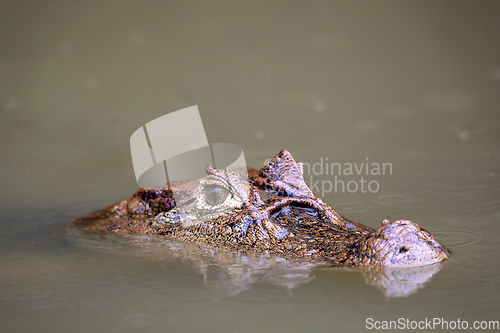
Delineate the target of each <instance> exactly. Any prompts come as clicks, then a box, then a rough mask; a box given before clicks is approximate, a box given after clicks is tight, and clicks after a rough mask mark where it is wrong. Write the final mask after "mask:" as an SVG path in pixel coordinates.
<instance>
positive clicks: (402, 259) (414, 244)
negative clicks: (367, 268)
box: [368, 220, 451, 267]
mask: <svg viewBox="0 0 500 333" xmlns="http://www.w3.org/2000/svg"><path fill="white" fill-rule="evenodd" d="M368 242H369V246H368V252H369V253H368V256H370V260H369V261H370V263H371V264H372V265H373V264H375V265H381V266H385V267H419V266H425V265H430V264H433V263H436V262H440V261H443V260H446V259H448V258H449V257H450V256H451V254H450V251H448V250H447V249H446V248H445V247H444V246H443V244H441V243H440V242H439V241H438V240H437V239H436V238H435V237H434V236H432V235H431V234H430V233H429V232H427V231H426V230H424V229H422V228H420V227H419V226H418V225H417V224H416V223H413V222H411V221H408V220H400V221H396V222H394V223H389V222H388V221H387V220H384V221H383V222H382V228H380V229H379V230H377V231H376V232H375V233H374V234H373V235H371V237H370V238H369V239H368Z"/></svg>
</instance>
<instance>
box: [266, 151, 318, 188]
mask: <svg viewBox="0 0 500 333" xmlns="http://www.w3.org/2000/svg"><path fill="white" fill-rule="evenodd" d="M303 172H304V170H303V165H302V163H297V162H295V160H294V159H293V157H292V154H290V152H289V151H287V150H284V149H283V150H282V151H280V152H279V154H278V155H276V157H275V158H273V159H272V160H271V161H269V162H267V163H266V165H264V166H263V167H262V169H260V176H262V177H266V178H267V180H266V182H265V185H266V186H268V187H271V188H272V189H275V190H278V191H284V192H286V194H287V195H289V196H293V197H310V198H314V194H313V193H312V191H311V190H310V189H309V186H307V184H306V182H305V180H304V175H303Z"/></svg>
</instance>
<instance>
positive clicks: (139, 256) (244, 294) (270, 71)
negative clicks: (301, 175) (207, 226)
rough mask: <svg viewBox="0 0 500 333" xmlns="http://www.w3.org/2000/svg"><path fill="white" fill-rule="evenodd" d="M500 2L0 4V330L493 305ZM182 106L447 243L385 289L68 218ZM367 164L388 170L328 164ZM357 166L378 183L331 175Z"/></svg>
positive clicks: (360, 214)
mask: <svg viewBox="0 0 500 333" xmlns="http://www.w3.org/2000/svg"><path fill="white" fill-rule="evenodd" d="M499 12H500V6H499V5H498V4H497V3H496V2H487V1H475V2H461V1H455V2H444V1H420V2H397V1H378V2H370V3H368V2H356V1H354V2H352V1H351V2H347V1H342V2H339V1H313V2H307V3H306V2H295V3H290V2H287V1H273V2H260V3H255V2H234V1H227V2H225V1H209V2H201V1H200V2H196V1H191V2H168V3H167V2H165V3H158V2H146V3H144V2H141V3H138V2H137V3H132V2H118V1H105V2H97V1H95V2H92V1H86V2H81V3H75V2H72V3H69V2H59V1H44V2H43V3H42V2H35V1H32V2H23V3H21V2H18V3H5V4H3V6H2V10H1V11H0V42H1V45H2V47H1V50H0V139H1V140H0V153H1V157H0V160H1V171H0V182H1V184H2V185H1V191H0V202H1V203H0V211H1V214H0V331H1V332H35V331H37V332H68V331H71V332H137V331H140V332H196V331H203V332H256V331H264V332H269V331H273V332H304V331H309V332H347V331H352V332H358V331H363V330H365V329H366V326H365V324H366V323H365V321H366V319H367V318H373V319H374V320H397V319H398V318H405V319H406V318H408V319H409V320H415V321H418V320H424V319H425V318H427V319H430V320H432V319H433V318H442V319H443V320H448V321H456V320H457V319H460V320H468V321H469V324H470V325H472V323H473V321H475V320H496V321H498V320H500V317H499V316H498V313H499V311H498V310H499V301H500V293H499V290H500V288H499V287H500V279H499V278H498V269H499V268H500V266H499V259H498V255H497V254H498V253H499V251H500V246H499V245H498V244H499V243H498V240H497V239H498V237H499V236H500V224H499V223H500V180H499V179H500V178H499V175H500V154H499V152H500V149H499V148H500V140H499V139H500V137H499V130H500V117H499V116H498V109H499V105H500V94H499V93H498V92H499V90H500V60H499V57H498V54H499V51H500V49H499V46H498V34H497V31H499V29H500V23H499V21H498V14H499ZM194 104H197V105H198V106H199V108H200V111H201V115H202V118H203V122H204V126H205V131H206V133H207V136H208V138H209V140H210V141H211V142H230V143H236V144H238V145H240V146H242V147H243V149H244V152H245V156H246V159H247V162H248V164H249V165H252V166H254V167H260V166H261V165H262V163H263V162H264V160H266V159H269V158H272V157H273V156H274V155H275V154H276V153H277V152H278V151H279V150H280V149H282V148H286V149H288V150H290V151H291V152H292V154H293V155H294V157H295V158H296V159H297V160H298V161H302V162H305V163H308V164H309V166H310V173H309V175H307V176H306V180H307V181H308V183H309V184H310V185H311V186H314V190H315V192H316V194H318V195H321V196H322V197H323V198H324V200H325V201H326V202H327V203H329V204H330V205H331V206H332V207H333V208H334V209H337V210H338V211H340V212H341V213H344V214H346V215H348V216H351V217H352V218H354V219H356V220H358V221H360V222H363V223H365V224H367V225H370V226H372V227H378V226H379V224H380V221H381V220H382V219H384V218H390V219H391V220H395V219H403V218H405V219H411V220H413V221H415V222H418V223H419V225H421V226H422V227H424V228H425V229H427V230H429V231H430V232H432V233H433V234H434V235H436V236H437V237H438V238H439V239H440V240H441V241H442V242H443V243H444V244H445V245H446V246H447V247H448V248H449V249H450V250H451V251H452V253H453V257H452V258H451V260H449V261H447V262H445V263H444V264H443V265H442V266H441V267H436V271H435V272H434V271H433V272H431V273H428V274H427V275H425V274H424V275H425V276H423V275H419V279H420V280H418V279H417V278H416V276H417V275H411V277H408V278H404V277H403V278H401V277H399V278H400V279H399V283H400V284H399V285H398V286H399V288H400V289H398V290H406V291H408V290H410V292H407V293H399V294H398V293H396V294H394V293H392V294H391V293H390V292H388V289H387V288H385V289H384V288H382V287H381V284H380V283H379V284H377V283H375V282H373V281H374V280H373V277H371V278H370V276H367V275H364V274H362V273H360V272H355V271H347V270H333V269H312V270H310V269H309V268H307V267H290V266H288V265H287V263H284V262H276V261H272V260H271V261H269V260H264V259H262V258H241V257H238V256H232V255H231V254H227V253H216V252H210V250H208V249H201V250H200V249H196V248H195V249H193V248H190V247H189V246H187V247H186V245H183V244H180V243H174V242H160V243H159V242H156V241H155V240H152V239H144V238H134V237H131V238H130V237H129V238H124V237H116V236H102V237H100V236H96V235H85V234H68V233H66V232H65V231H64V230H63V225H64V222H65V221H67V220H69V219H71V218H75V217H78V216H82V215H84V214H87V213H90V212H92V211H94V210H96V209H100V208H103V207H104V206H107V205H109V204H112V203H114V202H116V201H119V200H122V199H124V198H127V197H129V196H130V195H131V194H132V193H133V192H134V191H135V190H136V189H137V185H136V183H135V177H134V173H133V168H132V164H131V159H130V152H129V139H130V135H131V134H132V133H133V132H134V131H135V130H136V129H137V128H139V127H140V126H142V125H143V124H144V123H146V122H148V121H150V120H153V119H155V118H157V117H159V116H161V115H163V114H166V113H168V112H172V111H175V110H178V109H181V108H184V107H187V106H190V105H194ZM327 160H328V161H327ZM368 162H369V163H390V164H391V172H390V173H389V172H387V173H386V174H380V175H373V174H368V175H367V174H361V175H357V174H354V175H346V174H341V175H334V174H331V173H328V172H327V171H326V169H325V168H326V167H325V165H327V164H331V163H341V164H342V165H343V166H344V165H345V163H347V164H358V165H361V164H362V163H368ZM315 164H316V167H315V166H314V165H315ZM321 165H323V170H321V169H320V166H321ZM335 176H338V177H337V178H335ZM362 177H363V180H364V181H366V182H367V183H368V182H372V183H371V184H372V186H373V187H372V188H371V189H372V190H374V189H375V185H377V187H376V189H377V190H376V191H365V192H366V193H363V192H362V191H361V189H360V188H358V189H357V190H356V191H354V190H353V191H350V190H349V189H344V191H342V190H341V186H342V185H341V182H344V184H347V183H348V182H354V183H351V188H350V189H351V190H352V189H354V188H353V186H354V185H356V186H359V185H360V184H361V181H362V180H361V178H362ZM335 185H337V191H335ZM321 192H323V193H321ZM372 192H373V193H372ZM378 278H379V280H380V277H378ZM385 278H386V279H387V280H384V281H386V282H387V281H388V282H387V284H386V286H387V285H391V283H393V282H391V281H392V280H394V276H393V275H390V274H388V275H387V276H386V277H385ZM391 279H392V280H391ZM415 280H417V281H418V283H417V284H416V286H415V285H413V287H410V286H409V284H411V283H410V282H412V281H415ZM401 281H402V282H401ZM401 283H403V284H401ZM404 283H408V285H405V284H404ZM411 288H413V289H411ZM389 290H390V288H389ZM394 296H399V297H394ZM439 327H441V326H439ZM422 331H424V330H422Z"/></svg>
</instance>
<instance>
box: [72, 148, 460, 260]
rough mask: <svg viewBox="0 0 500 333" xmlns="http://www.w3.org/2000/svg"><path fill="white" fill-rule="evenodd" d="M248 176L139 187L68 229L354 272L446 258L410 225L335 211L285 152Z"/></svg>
mask: <svg viewBox="0 0 500 333" xmlns="http://www.w3.org/2000/svg"><path fill="white" fill-rule="evenodd" d="M248 178H249V179H246V178H244V177H242V176H241V175H240V174H238V173H235V172H232V171H226V170H219V169H214V168H212V167H210V166H208V167H207V177H206V178H205V179H203V180H201V181H199V182H197V183H193V182H181V183H176V184H171V185H170V186H171V187H170V186H158V187H147V188H143V189H140V190H139V191H137V192H136V193H135V194H134V195H133V197H132V198H130V199H128V200H124V201H121V202H119V203H117V204H115V205H112V206H110V207H108V208H107V209H105V210H102V211H99V212H96V213H94V214H91V215H90V216H87V217H83V218H80V219H76V220H72V221H70V222H68V224H69V225H70V226H77V227H80V228H84V229H86V230H88V231H95V232H115V233H124V234H137V235H149V236H156V237H163V238H167V239H174V240H180V241H187V242H194V243H197V244H204V245H209V246H216V247H223V248H227V249H230V250H232V251H237V252H242V253H250V252H251V253H262V254H266V255H275V256H279V257H283V258H287V259H291V260H301V261H307V262H314V263H321V264H333V265H344V266H351V267H419V266H424V265H429V264H432V263H435V262H439V261H442V260H445V259H447V258H449V257H450V252H449V251H448V250H447V249H446V248H445V247H444V246H443V245H442V244H441V243H440V242H439V241H438V240H437V239H436V238H435V237H434V236H432V235H431V234H430V233H429V232H427V231H425V230H423V229H421V228H419V227H418V225H417V224H415V223H413V222H411V221H406V220H401V221H396V222H394V223H389V221H387V220H384V221H383V222H382V227H381V228H380V229H378V230H374V229H372V228H369V227H367V226H364V225H362V224H360V223H357V222H355V221H353V220H351V219H349V218H347V217H345V216H343V215H341V214H339V213H337V212H336V211H335V210H333V209H332V208H331V207H329V206H328V205H327V204H326V203H324V202H323V200H321V199H320V198H318V197H316V196H315V195H314V194H313V193H312V191H311V190H310V189H309V187H308V186H307V184H306V183H305V181H304V178H303V175H302V165H301V164H300V163H297V162H295V160H294V159H293V157H292V155H291V154H290V153H289V152H288V151H286V150H282V151H281V152H280V153H279V154H278V155H277V156H276V157H275V158H274V159H273V160H272V161H270V162H268V163H267V164H266V165H265V166H264V167H263V168H262V169H261V170H259V171H258V170H255V169H251V168H249V169H248ZM172 190H173V191H174V193H175V200H174V196H173V192H172Z"/></svg>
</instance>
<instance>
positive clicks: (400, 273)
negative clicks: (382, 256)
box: [69, 228, 442, 298]
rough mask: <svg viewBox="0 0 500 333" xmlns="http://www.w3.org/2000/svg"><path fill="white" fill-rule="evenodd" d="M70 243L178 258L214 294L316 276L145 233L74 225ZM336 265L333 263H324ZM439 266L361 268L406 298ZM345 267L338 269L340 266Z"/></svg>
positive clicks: (301, 267)
mask: <svg viewBox="0 0 500 333" xmlns="http://www.w3.org/2000/svg"><path fill="white" fill-rule="evenodd" d="M69 231H70V233H71V241H72V242H75V243H78V244H80V245H84V246H91V247H92V248H93V249H99V250H105V251H109V252H113V253H116V252H119V253H121V254H125V255H133V256H141V257H143V256H148V257H151V256H158V258H159V259H160V260H162V261H171V259H181V260H183V261H188V262H190V263H192V264H193V266H194V267H195V269H196V270H197V271H198V272H199V273H200V274H201V275H202V276H203V281H204V283H205V285H206V286H207V287H208V288H209V289H210V290H211V291H212V292H213V293H214V295H215V296H216V297H225V296H233V295H237V294H239V293H241V292H243V291H245V290H248V289H250V287H251V286H252V284H254V283H269V284H272V285H275V286H280V287H284V288H286V289H288V290H292V289H293V288H296V287H298V286H300V285H303V284H306V283H309V282H311V281H312V280H313V279H314V267H315V265H313V264H307V263H298V262H293V261H289V260H286V259H282V258H276V257H265V256H257V255H252V254H247V255H244V254H240V253H233V252H229V251H226V250H224V249H217V248H210V247H204V246H200V245H195V244H190V243H183V242H177V241H169V240H160V239H156V238H151V237H145V236H130V235H108V234H106V235H103V234H99V235H95V234H86V233H85V232H83V231H81V230H78V229H76V228H72V229H71V230H69ZM322 267H323V268H327V269H329V268H331V269H338V268H336V267H333V268H332V267H325V266H322ZM441 267H442V264H441V263H438V264H434V265H430V266H424V267H417V268H401V269H395V268H392V269H388V268H384V269H373V268H371V269H365V270H360V273H361V274H363V275H364V277H365V280H366V282H367V283H368V284H369V285H372V286H374V287H376V288H377V289H379V290H381V291H382V292H383V293H384V295H385V296H387V297H390V298H392V297H405V296H409V295H411V294H413V293H415V292H416V291H417V290H418V289H420V288H423V287H424V285H425V284H426V283H427V282H429V281H430V279H431V278H432V276H433V275H434V274H436V273H437V272H439V270H440V269H441ZM344 269H345V268H342V270H344Z"/></svg>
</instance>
